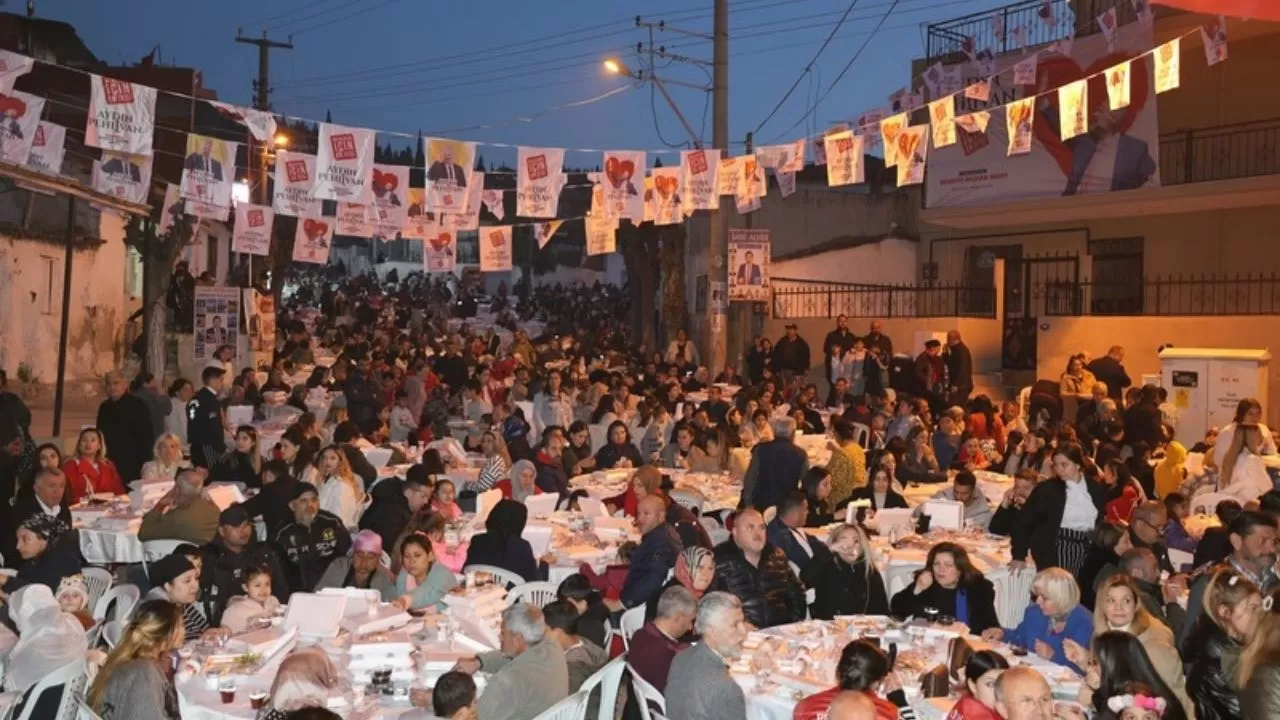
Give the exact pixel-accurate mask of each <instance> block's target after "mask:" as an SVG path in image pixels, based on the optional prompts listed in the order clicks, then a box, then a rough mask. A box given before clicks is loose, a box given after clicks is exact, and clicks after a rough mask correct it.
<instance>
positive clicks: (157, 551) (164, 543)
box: [142, 540, 188, 578]
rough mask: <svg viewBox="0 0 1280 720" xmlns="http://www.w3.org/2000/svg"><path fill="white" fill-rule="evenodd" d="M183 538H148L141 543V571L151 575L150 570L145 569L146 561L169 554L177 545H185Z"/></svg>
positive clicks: (151, 561)
mask: <svg viewBox="0 0 1280 720" xmlns="http://www.w3.org/2000/svg"><path fill="white" fill-rule="evenodd" d="M187 544H188V543H187V541H185V540H148V541H146V542H144V543H142V571H143V572H144V573H146V574H147V577H148V578H150V577H151V571H150V570H148V569H147V563H153V562H155V561H157V560H159V559H160V558H162V557H164V556H166V555H171V554H172V553H173V551H174V550H176V549H177V548H178V546H179V545H187Z"/></svg>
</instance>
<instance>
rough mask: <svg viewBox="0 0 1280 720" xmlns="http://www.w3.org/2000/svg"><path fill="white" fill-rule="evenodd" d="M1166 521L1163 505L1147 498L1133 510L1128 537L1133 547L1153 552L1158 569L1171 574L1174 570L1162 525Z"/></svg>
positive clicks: (1167, 519)
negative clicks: (1158, 564) (1158, 565)
mask: <svg viewBox="0 0 1280 720" xmlns="http://www.w3.org/2000/svg"><path fill="white" fill-rule="evenodd" d="M1168 521H1169V515H1168V513H1166V512H1165V510H1164V505H1163V504H1161V503H1160V502H1159V501H1158V500H1148V501H1146V502H1144V503H1142V504H1140V505H1138V507H1136V508H1134V510H1133V516H1132V517H1130V519H1129V539H1130V540H1131V541H1133V546H1134V547H1138V548H1147V549H1148V550H1150V551H1151V552H1153V553H1155V555H1156V561H1157V562H1159V563H1160V569H1161V570H1163V571H1165V572H1167V573H1169V574H1171V575H1172V574H1173V573H1174V572H1176V570H1175V568H1174V567H1173V563H1172V562H1170V561H1169V549H1168V548H1166V547H1165V545H1164V526H1165V524H1166V523H1167V522H1168Z"/></svg>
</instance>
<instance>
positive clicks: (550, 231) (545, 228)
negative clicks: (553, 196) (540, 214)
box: [533, 220, 564, 250]
mask: <svg viewBox="0 0 1280 720" xmlns="http://www.w3.org/2000/svg"><path fill="white" fill-rule="evenodd" d="M563 224H564V221H563V220H548V221H547V222H541V223H534V225H533V237H534V238H535V239H536V240H537V241H538V249H539V250H541V249H542V248H544V247H546V246H547V243H549V242H551V238H552V237H553V236H554V235H555V234H556V231H557V230H559V229H560V226H561V225H563Z"/></svg>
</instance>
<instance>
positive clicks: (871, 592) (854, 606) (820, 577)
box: [802, 525, 889, 620]
mask: <svg viewBox="0 0 1280 720" xmlns="http://www.w3.org/2000/svg"><path fill="white" fill-rule="evenodd" d="M827 547H828V548H830V550H831V552H828V553H821V554H819V555H818V556H816V557H815V558H814V560H813V562H811V563H809V564H808V565H807V566H805V569H804V573H803V577H802V579H803V580H804V582H805V585H807V586H808V587H811V588H813V590H814V601H813V606H812V608H811V609H812V613H813V617H814V618H816V619H819V620H830V619H832V618H834V617H835V616H836V615H887V614H889V600H888V596H887V594H886V593H885V585H884V578H882V577H881V576H880V571H879V570H876V566H875V563H873V562H871V557H870V552H869V551H868V550H869V548H870V547H871V545H870V544H869V543H868V542H867V534H866V532H864V531H863V529H862V527H861V526H859V525H838V526H836V528H835V529H833V530H832V531H831V534H830V535H829V536H828V537H827Z"/></svg>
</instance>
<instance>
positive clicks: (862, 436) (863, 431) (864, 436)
mask: <svg viewBox="0 0 1280 720" xmlns="http://www.w3.org/2000/svg"><path fill="white" fill-rule="evenodd" d="M853 441H854V442H856V443H858V445H859V446H861V447H862V449H864V450H865V449H867V443H868V442H870V441H871V428H869V427H867V426H866V425H864V424H863V423H853Z"/></svg>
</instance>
